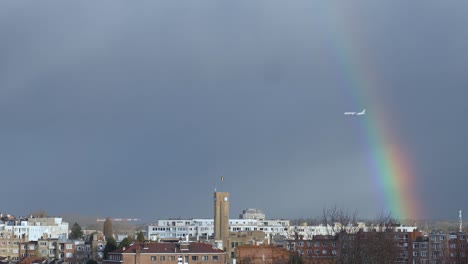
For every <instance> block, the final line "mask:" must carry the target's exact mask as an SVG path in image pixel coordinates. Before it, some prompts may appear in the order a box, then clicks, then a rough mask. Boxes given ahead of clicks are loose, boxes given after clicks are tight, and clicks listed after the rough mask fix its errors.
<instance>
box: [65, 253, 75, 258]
mask: <svg viewBox="0 0 468 264" xmlns="http://www.w3.org/2000/svg"><path fill="white" fill-rule="evenodd" d="M65 257H66V258H73V253H67V254H65Z"/></svg>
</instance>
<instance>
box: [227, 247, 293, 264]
mask: <svg viewBox="0 0 468 264" xmlns="http://www.w3.org/2000/svg"><path fill="white" fill-rule="evenodd" d="M289 255H290V252H288V251H287V250H286V249H284V248H280V247H277V246H274V245H265V246H249V245H243V246H238V247H236V263H237V264H285V263H289Z"/></svg>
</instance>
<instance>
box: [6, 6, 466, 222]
mask: <svg viewBox="0 0 468 264" xmlns="http://www.w3.org/2000/svg"><path fill="white" fill-rule="evenodd" d="M421 5H422V6H421ZM461 5H466V4H463V3H458V2H451V3H444V4H442V3H438V2H436V1H432V2H431V1H425V2H424V3H423V2H422V1H420V5H415V4H414V3H407V2H404V1H397V2H395V1H392V2H391V3H390V2H388V3H386V4H382V5H380V4H379V5H377V4H375V3H374V2H372V1H358V2H357V3H356V6H347V5H340V4H339V3H338V2H336V3H331V2H330V3H327V4H325V3H321V2H318V1H317V2H314V1H293V2H288V4H286V3H282V2H277V1H255V2H252V1H238V2H229V1H204V2H202V3H200V2H188V1H187V2H180V1H178V2H176V1H159V2H153V1H147V2H145V1H143V2H139V3H133V2H132V3H130V2H124V1H100V2H96V1H80V2H75V3H64V2H59V1H41V2H33V3H26V2H18V1H10V2H8V1H3V2H2V3H1V4H0V6H1V8H0V36H1V39H2V41H0V57H1V60H0V87H1V89H0V120H1V122H2V129H1V134H0V136H1V137H0V143H1V146H2V151H1V152H0V165H1V166H0V167H1V169H0V173H1V174H2V175H3V176H2V181H3V182H2V186H9V188H8V189H6V190H5V191H6V192H7V195H15V196H16V197H18V198H17V199H15V200H13V201H11V202H9V203H8V204H7V205H6V209H8V210H9V211H12V212H18V213H27V212H29V211H32V210H34V209H36V208H45V209H47V210H48V211H51V212H55V213H58V214H60V213H69V212H81V213H83V214H95V215H103V216H107V215H111V216H116V217H118V216H119V217H120V216H122V217H126V216H129V217H130V216H131V217H133V216H135V217H143V218H147V219H148V218H149V219H151V218H156V217H176V216H187V217H211V215H212V212H211V210H212V204H211V202H212V200H211V195H212V194H211V193H212V191H213V189H214V188H215V187H218V189H220V188H221V189H225V190H228V191H230V192H231V196H232V203H231V204H232V215H233V216H235V215H236V214H237V212H238V211H240V210H241V209H242V208H244V207H259V208H263V209H265V210H266V212H267V214H268V215H269V216H272V217H295V216H309V215H316V214H320V211H321V208H322V207H323V206H324V205H333V204H337V205H340V206H341V205H342V206H343V207H349V208H351V209H354V208H356V209H358V211H359V212H361V213H362V214H363V215H366V216H374V215H375V214H376V211H378V210H380V208H379V207H380V206H381V205H380V204H378V203H372V204H370V203H369V201H370V200H378V199H376V198H375V197H378V196H379V194H378V193H376V192H378V191H377V190H376V189H375V183H373V182H372V176H371V175H370V172H369V171H368V168H367V161H366V159H367V158H368V157H366V154H365V153H366V149H365V146H363V145H361V143H362V142H361V141H358V140H357V139H358V138H359V135H358V133H357V131H359V126H361V125H363V124H362V123H360V122H359V121H358V122H353V121H350V120H347V119H344V118H343V117H342V115H341V114H342V112H343V111H346V110H353V109H349V108H350V107H352V108H354V107H356V108H361V106H356V105H353V104H352V101H351V100H350V99H349V98H347V96H346V94H347V93H345V91H346V89H349V87H343V86H346V85H348V84H347V83H346V80H344V81H343V78H344V77H343V76H345V75H346V72H344V71H345V69H343V68H342V67H340V65H339V63H338V61H337V57H336V55H337V51H336V43H334V41H336V39H335V38H334V34H333V32H330V31H331V30H333V28H334V27H333V26H332V25H330V23H332V22H335V23H338V22H339V21H343V20H339V19H336V18H333V17H332V18H330V17H325V15H324V14H330V13H333V12H328V11H327V10H329V9H330V8H336V7H337V6H340V7H342V8H343V10H341V11H340V12H345V13H346V12H352V13H353V16H352V17H354V18H357V19H358V20H356V21H353V23H352V24H351V28H352V27H353V26H355V27H359V30H358V31H359V32H360V34H362V39H361V41H362V43H363V44H364V45H365V46H366V48H367V52H368V54H367V55H368V56H369V58H372V60H373V62H374V65H377V67H378V69H376V71H375V72H377V73H380V74H381V75H382V79H383V80H385V85H384V86H383V87H376V88H375V89H377V90H379V89H380V90H379V94H383V95H385V96H386V97H385V101H387V102H388V105H389V106H390V109H389V111H390V112H391V113H392V115H393V116H394V117H395V120H396V124H397V127H396V128H395V130H397V131H398V132H399V133H400V137H401V140H402V142H405V143H407V144H408V146H407V149H408V150H409V151H410V152H411V154H412V157H413V160H414V166H415V171H416V172H417V173H418V175H417V177H418V179H420V180H421V182H420V183H418V184H417V188H418V189H420V190H419V192H421V193H422V194H421V200H423V206H425V207H426V209H427V210H426V211H428V213H429V215H428V216H430V217H436V216H448V215H449V214H451V213H452V211H453V210H456V208H458V206H461V205H458V204H456V203H455V204H453V203H451V202H453V201H452V200H450V199H449V198H448V197H446V196H437V195H435V194H437V193H441V192H447V191H449V190H450V191H453V192H454V193H457V191H458V193H463V191H464V188H463V185H464V184H465V183H466V182H464V180H463V179H460V175H461V174H463V172H464V169H465V167H464V162H463V158H461V157H466V154H467V153H466V149H467V148H466V147H467V146H466V141H465V140H463V136H462V135H464V134H466V132H467V131H466V130H467V128H466V124H465V123H463V122H462V121H461V120H463V113H464V112H466V111H465V110H466V107H465V105H466V104H464V102H463V98H466V91H464V89H463V88H464V87H466V84H467V80H466V76H465V74H464V72H463V69H464V68H466V65H465V64H466V61H467V58H466V57H467V54H468V53H466V52H464V51H466V50H465V49H466V48H465V47H466V46H468V45H466V44H468V43H466V42H467V40H468V33H467V32H466V30H464V29H463V27H462V26H461V25H466V22H467V21H466V20H467V19H466V18H465V16H464V15H463V13H462V10H463V8H461ZM347 8H348V9H347ZM465 10H466V9H465ZM338 13H339V12H338ZM434 18H436V19H434ZM337 21H338V22H337ZM342 44H343V43H342ZM349 85H350V84H349ZM369 110H370V109H369ZM434 160H436V161H437V162H434ZM446 172H447V173H448V174H447V173H446ZM221 174H223V175H225V177H226V182H225V184H224V185H225V186H220V185H219V183H216V182H217V180H218V177H219V175H221ZM442 174H443V177H442V176H441V175H442ZM216 185H218V186H216ZM465 185H466V184H465ZM18 193H21V195H19V196H17V194H18ZM434 193H435V194H434ZM109 197H112V198H115V199H117V200H118V201H119V202H118V206H117V205H115V206H109V207H105V206H104V204H105V203H106V201H109ZM433 197H435V198H433ZM57 201H59V202H57ZM62 201H66V203H65V202H62ZM101 201H102V202H101ZM68 202H73V203H72V204H73V206H71V205H69V203H68ZM447 203H451V204H450V206H447ZM2 210H3V209H2Z"/></svg>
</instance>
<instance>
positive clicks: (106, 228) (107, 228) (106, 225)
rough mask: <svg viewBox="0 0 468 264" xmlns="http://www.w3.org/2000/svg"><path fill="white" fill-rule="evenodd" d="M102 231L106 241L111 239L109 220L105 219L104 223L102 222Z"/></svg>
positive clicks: (110, 223) (110, 221)
mask: <svg viewBox="0 0 468 264" xmlns="http://www.w3.org/2000/svg"><path fill="white" fill-rule="evenodd" d="M102 231H103V233H104V236H105V237H106V239H108V238H111V237H113V232H112V220H110V219H109V218H106V221H104V228H103V230H102Z"/></svg>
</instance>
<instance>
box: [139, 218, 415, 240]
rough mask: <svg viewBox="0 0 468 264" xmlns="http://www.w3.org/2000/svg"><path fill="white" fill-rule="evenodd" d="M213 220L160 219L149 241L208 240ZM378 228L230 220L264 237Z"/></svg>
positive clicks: (409, 229)
mask: <svg viewBox="0 0 468 264" xmlns="http://www.w3.org/2000/svg"><path fill="white" fill-rule="evenodd" d="M213 226H214V220H213V219H185V220H182V219H178V220H158V221H157V223H156V224H155V225H149V226H148V227H147V235H148V239H149V240H153V241H156V240H158V239H168V238H172V239H180V238H182V239H186V237H187V236H188V238H190V239H195V240H200V239H209V238H211V237H213V236H214V227H213ZM374 229H375V230H377V231H379V228H378V227H374V226H366V225H365V223H363V222H358V223H357V224H356V225H348V226H343V225H341V224H339V223H335V224H334V225H316V226H307V225H299V226H291V225H290V221H289V220H263V221H260V220H257V219H229V230H230V231H231V232H240V231H263V232H264V233H265V238H266V239H268V238H271V237H272V236H277V235H279V236H284V237H285V238H286V239H294V237H295V236H296V235H298V236H301V237H303V239H313V237H314V236H317V235H335V234H337V233H338V232H341V231H346V232H347V233H356V232H357V231H359V230H363V231H364V232H368V231H371V230H374ZM393 229H394V230H395V231H396V232H412V231H414V230H416V229H417V227H416V226H397V227H393Z"/></svg>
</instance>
